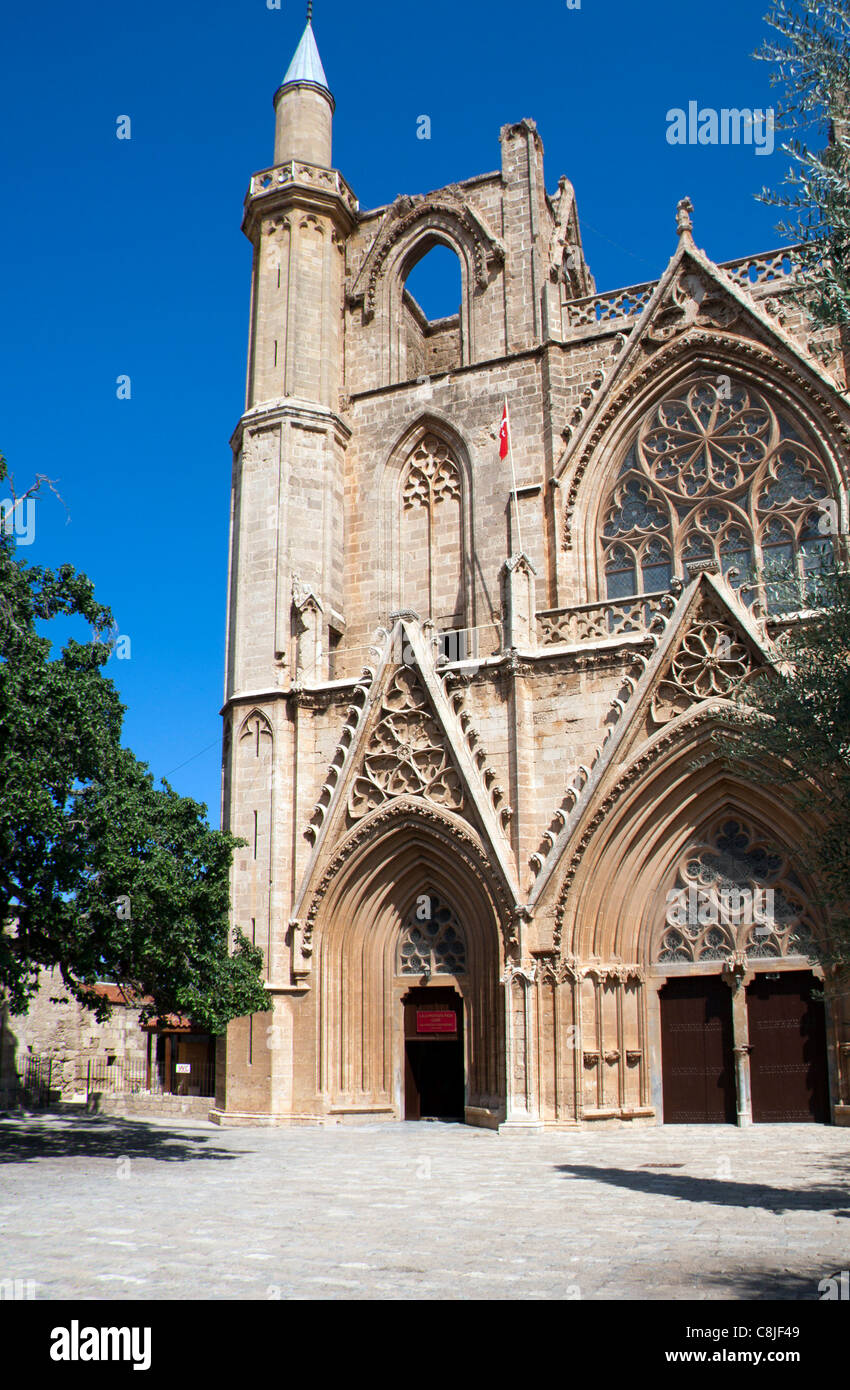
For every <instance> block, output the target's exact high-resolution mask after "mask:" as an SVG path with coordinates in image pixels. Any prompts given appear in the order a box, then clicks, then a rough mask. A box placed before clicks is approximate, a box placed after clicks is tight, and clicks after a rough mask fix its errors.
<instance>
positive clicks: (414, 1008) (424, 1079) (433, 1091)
mask: <svg viewBox="0 0 850 1390" xmlns="http://www.w3.org/2000/svg"><path fill="white" fill-rule="evenodd" d="M402 1003H403V1005H404V1118H405V1119H406V1120H425V1119H438V1120H462V1119H463V1117H464V1068H463V1000H462V999H461V997H460V995H459V994H458V993H457V991H456V990H454V989H452V988H451V986H433V987H431V988H429V987H427V986H426V987H424V988H419V989H410V990H408V992H407V994H406V995H405V996H404V999H403V1000H402Z"/></svg>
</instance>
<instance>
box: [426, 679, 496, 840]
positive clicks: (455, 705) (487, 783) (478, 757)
mask: <svg viewBox="0 0 850 1390" xmlns="http://www.w3.org/2000/svg"><path fill="white" fill-rule="evenodd" d="M442 680H443V687H444V689H445V692H446V698H447V699H448V701H449V704H450V705H451V708H452V711H453V713H454V714H455V716H456V718H457V721H458V724H459V726H460V731H461V734H462V736H463V739H464V742H465V743H466V746H467V748H468V749H469V753H470V756H471V758H472V761H473V763H474V764H475V768H476V771H477V772H478V775H479V777H480V778H481V781H482V783H483V786H484V791H485V793H486V794H487V796H488V797H489V798H490V804H491V806H492V807H493V810H494V811H495V813H496V816H497V818H498V821H499V826H500V828H501V830H502V832H503V833H504V834H507V832H508V826H509V824H510V820H511V817H512V816H513V809H512V808H511V806H509V805H508V803H507V802H506V801H505V791H504V788H503V787H501V786H500V785H499V783H498V782H497V780H496V777H497V773H496V771H495V769H494V768H493V767H491V765H490V762H489V760H488V755H487V749H486V748H485V747H484V746H483V744H482V743H481V739H480V737H479V734H478V732H477V730H476V729H475V726H474V725H473V723H472V715H471V714H470V713H469V710H468V709H467V708H466V692H467V689H468V686H469V681H470V677H469V676H465V675H462V674H459V673H457V672H452V671H445V672H443V673H442Z"/></svg>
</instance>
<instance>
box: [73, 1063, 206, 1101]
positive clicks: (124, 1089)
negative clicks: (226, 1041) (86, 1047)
mask: <svg viewBox="0 0 850 1390" xmlns="http://www.w3.org/2000/svg"><path fill="white" fill-rule="evenodd" d="M92 1095H110V1096H119V1095H120V1096H139V1095H155V1096H162V1095H172V1096H213V1095H215V1063H213V1062H172V1063H171V1065H170V1066H169V1067H165V1066H163V1065H161V1064H157V1063H152V1064H151V1065H148V1063H147V1062H144V1061H141V1060H133V1059H129V1060H128V1059H125V1058H119V1057H93V1058H91V1059H90V1060H89V1062H88V1064H87V1069H86V1098H87V1099H88V1098H89V1097H91V1096H92Z"/></svg>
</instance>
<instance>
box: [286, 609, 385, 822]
mask: <svg viewBox="0 0 850 1390" xmlns="http://www.w3.org/2000/svg"><path fill="white" fill-rule="evenodd" d="M380 631H381V633H383V636H384V638H385V639H386V641H389V634H388V633H387V632H385V631H384V630H383V629H381V630H380ZM373 650H374V651H375V653H376V655H377V654H379V653H380V649H379V648H378V647H375V648H373ZM375 678H376V671H375V669H374V668H372V667H370V666H367V667H365V669H364V671H363V674H362V676H361V678H360V680H359V681H358V682H357V684H356V685H355V687H354V691H353V693H352V697H351V704H350V705H349V706H348V714H347V716H346V720H345V723H344V725H343V729H342V734H341V735H340V739H339V742H338V744H337V746H336V750H335V752H334V755H333V759H332V760H331V764H330V767H329V768H328V771H327V773H326V775H325V780H324V782H323V784H322V790H321V792H320V793H319V799H318V801H317V802H316V805H315V806H314V808H313V814H312V816H311V817H310V823H309V825H307V826H305V829H304V834H305V836H306V837H307V839H308V840H309V841H310V842H311V844H313V845H315V843H316V839H317V836H318V834H319V831H320V829H321V827H322V825H323V824H324V821H325V817H326V816H327V814H328V809H329V807H330V804H331V801H332V799H333V795H334V792H335V791H336V788H337V786H338V784H339V780H340V777H341V776H342V773H343V769H344V768H345V765H346V763H347V762H348V759H349V757H350V754H351V750H352V748H353V747H354V746H355V744H356V743H357V738H358V734H359V730H360V725H361V724H362V722H363V715H364V712H365V709H366V705H367V702H368V699H369V691H370V689H371V687H372V684H373V682H374V681H375Z"/></svg>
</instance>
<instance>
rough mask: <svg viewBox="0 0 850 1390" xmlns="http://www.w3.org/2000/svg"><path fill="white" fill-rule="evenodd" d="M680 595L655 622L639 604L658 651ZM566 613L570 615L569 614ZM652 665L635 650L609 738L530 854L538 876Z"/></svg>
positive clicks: (610, 718) (614, 704) (667, 600)
mask: <svg viewBox="0 0 850 1390" xmlns="http://www.w3.org/2000/svg"><path fill="white" fill-rule="evenodd" d="M679 594H681V586H677V588H676V596H674V594H673V593H670V594H665V595H664V596H663V598H662V599H661V600H660V601H659V602H658V604H657V605H655V606H654V607H653V609H652V611H653V617H652V621H651V623H647V619H648V616H649V610H650V608H651V605H650V604H649V603H646V602H644V603H642V604H639V605H638V608H640V609H642V610H645V611H644V614H643V620H644V626H643V629H642V630H643V631H644V632H645V633H646V636H647V638H648V639H649V641H650V642H651V644H652V647H653V649H655V650H657V648H658V645H659V642H660V640H661V635H662V634H663V632H664V631H665V629H666V627H667V624H668V623H669V621H670V618H671V617H672V614H673V611H674V609H675V606H676V598H677V596H678V595H679ZM619 606H620V605H603V604H599V605H590V604H588V605H586V607H587V608H599V609H600V610H603V611H604V610H605V609H607V608H614V609H616V608H617V607H619ZM540 616H541V615H538V617H540ZM543 616H549V615H543ZM565 616H568V613H567V614H566V615H565ZM619 630H620V631H628V630H629V629H628V628H620V629H619ZM636 630H637V631H640V630H641V629H640V628H637V629H636ZM599 635H600V636H602V635H605V636H610V635H611V634H610V632H605V633H600V634H599ZM648 664H649V659H648V657H647V656H644V655H643V654H642V653H641V652H635V654H634V659H633V661H632V665H631V669H630V670H629V671H627V672H626V673H625V675H624V676H623V679H622V682H621V685H620V689H619V690H618V692H617V694H616V695H615V697H614V699H613V700H612V701H611V704H610V706H609V709H608V713H607V714H606V716H605V723H606V725H607V728H606V732H605V737H604V738H603V739H602V742H601V743H600V745H599V747H598V748H597V749H596V752H595V753H594V755H593V757H592V759H591V761H590V766H589V767H587V766H585V765H584V764H583V763H582V764H581V765H580V766H579V768H578V771H577V772H576V773H575V774H574V776H573V778H572V780H571V781H570V782H569V783H568V784H567V788H566V791H565V793H564V797H563V800H562V801H561V804H560V806H559V807H558V808H557V810H556V811H555V814H554V816H553V817H552V819H551V821H550V822H549V826H548V828H547V829H546V830H544V832H543V836H542V839H541V842H540V847H539V849H537V850H536V851H535V852H534V854H532V855H531V856H530V857H529V861H528V863H529V867H530V869H531V873H532V876H533V878H534V879H536V878H538V877H539V875H540V873H541V872H542V870H543V866H544V864H545V863H546V861H547V859H548V858H549V856H550V855H551V854H552V853H553V851H554V849H555V844H556V842H557V841H558V840H559V838H560V837H561V835H562V833H563V832H564V830H565V829H566V826H567V824H568V822H569V820H570V818H571V816H572V815H573V812H574V811H575V810H576V807H577V806H578V803H579V800H580V799H581V796H582V794H583V792H584V790H585V788H586V787H587V784H588V782H589V780H590V777H591V773H592V771H593V769H594V768H595V767H596V765H597V764H598V762H599V759H600V758H601V757H602V756H603V754H604V753H605V750H606V748H607V747H608V744H609V742H610V740H611V738H612V737H613V735H614V732H615V730H616V727H617V725H618V724H619V722H620V719H621V717H622V715H623V712H624V710H625V708H626V706H627V704H628V702H629V701H630V700H631V698H632V696H633V695H634V693H635V690H636V689H637V685H638V681H639V680H640V678H641V676H642V675H643V673H644V671H645V670H646V668H647V665H648Z"/></svg>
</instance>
